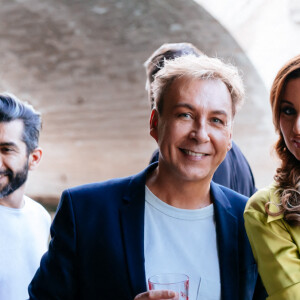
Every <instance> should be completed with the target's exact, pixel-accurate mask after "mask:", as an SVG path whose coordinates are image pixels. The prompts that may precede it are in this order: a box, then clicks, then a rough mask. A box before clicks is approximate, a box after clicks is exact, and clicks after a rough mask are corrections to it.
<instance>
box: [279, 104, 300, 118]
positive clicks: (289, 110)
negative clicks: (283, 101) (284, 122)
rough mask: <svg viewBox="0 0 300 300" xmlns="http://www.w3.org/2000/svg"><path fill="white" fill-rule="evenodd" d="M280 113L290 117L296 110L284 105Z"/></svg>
mask: <svg viewBox="0 0 300 300" xmlns="http://www.w3.org/2000/svg"><path fill="white" fill-rule="evenodd" d="M281 113H283V114H285V115H287V116H290V115H294V114H295V113H296V110H295V109H294V108H293V107H291V106H288V105H286V106H282V107H281Z"/></svg>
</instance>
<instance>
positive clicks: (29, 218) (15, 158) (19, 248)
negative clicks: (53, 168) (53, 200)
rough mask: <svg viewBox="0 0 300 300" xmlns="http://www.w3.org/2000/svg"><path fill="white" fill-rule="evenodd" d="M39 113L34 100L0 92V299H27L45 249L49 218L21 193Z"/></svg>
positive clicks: (35, 159)
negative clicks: (26, 101) (35, 108)
mask: <svg viewBox="0 0 300 300" xmlns="http://www.w3.org/2000/svg"><path fill="white" fill-rule="evenodd" d="M40 129H41V118H40V115H39V113H37V112H36V111H35V110H34V109H33V107H32V106H30V105H28V104H25V103H23V102H21V101H19V100H18V99H17V98H16V97H15V96H13V95H10V94H0V228H1V229H0V299H3V300H4V299H5V300H18V299H20V300H21V299H27V298H28V292H27V287H28V284H29V282H30V280H31V279H32V276H33V275H34V273H35V272H36V269H37V268H38V266H39V262H40V259H41V256H42V254H43V253H44V252H45V251H46V250H47V244H48V237H49V228H50V222H51V218H50V215H49V214H48V213H47V211H46V210H45V209H44V208H43V207H42V206H41V205H40V204H38V203H37V202H35V201H33V200H32V199H30V198H29V197H27V196H25V195H24V190H25V183H26V180H27V175H28V171H29V170H34V169H35V168H36V167H37V166H38V164H39V162H40V160H41V157H42V150H41V148H39V147H38V140H39V132H40Z"/></svg>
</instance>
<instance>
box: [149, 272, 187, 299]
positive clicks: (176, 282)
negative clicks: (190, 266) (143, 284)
mask: <svg viewBox="0 0 300 300" xmlns="http://www.w3.org/2000/svg"><path fill="white" fill-rule="evenodd" d="M148 286H149V290H171V291H174V292H176V293H178V295H179V298H178V299H179V300H188V299H189V277H188V276H187V275H185V274H178V273H166V274H158V275H153V276H151V277H150V278H149V279H148Z"/></svg>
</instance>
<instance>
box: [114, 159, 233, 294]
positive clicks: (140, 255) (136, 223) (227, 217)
mask: <svg viewBox="0 0 300 300" xmlns="http://www.w3.org/2000/svg"><path fill="white" fill-rule="evenodd" d="M156 167H157V163H154V164H151V165H150V166H148V167H147V168H146V169H145V170H144V171H142V172H140V173H139V174H137V175H134V176H133V177H132V179H131V181H130V182H129V184H128V187H127V189H126V192H125V193H124V197H123V199H124V206H123V207H122V208H121V210H120V215H121V226H122V231H123V238H124V247H125V256H126V258H127V264H128V273H129V278H130V282H131V288H132V298H134V297H135V296H136V295H137V294H139V293H142V292H144V291H145V290H147V286H146V278H145V276H146V275H145V266H144V263H145V257H144V214H145V184H146V176H147V173H148V172H151V171H152V170H153V169H155V168H156ZM211 195H212V198H213V203H214V209H215V219H216V228H217V241H218V252H219V262H220V272H221V289H222V299H223V300H229V299H230V300H233V299H238V289H237V288H236V287H237V286H238V277H239V276H238V275H239V274H238V224H237V219H236V217H235V216H234V214H232V212H231V204H230V202H229V200H228V198H227V197H226V195H225V194H224V192H223V191H222V190H221V188H220V187H219V186H218V185H217V184H215V183H214V182H211Z"/></svg>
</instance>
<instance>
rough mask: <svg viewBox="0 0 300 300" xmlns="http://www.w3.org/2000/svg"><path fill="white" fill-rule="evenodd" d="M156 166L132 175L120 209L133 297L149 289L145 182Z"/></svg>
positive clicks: (155, 164) (153, 165)
mask: <svg viewBox="0 0 300 300" xmlns="http://www.w3.org/2000/svg"><path fill="white" fill-rule="evenodd" d="M156 167H157V163H154V164H151V165H150V166H148V167H147V168H146V169H145V170H144V171H142V172H140V173H138V174H137V175H134V176H133V177H132V179H131V181H130V182H129V184H128V186H127V189H126V192H125V193H124V196H123V200H124V205H123V206H122V207H121V210H120V217H121V227H122V232H123V239H124V247H125V256H126V258H127V266H128V274H129V279H130V282H131V289H132V299H133V298H134V297H135V296H136V295H137V294H139V293H142V292H144V291H146V290H147V287H146V278H145V277H146V275H145V257H144V215H145V184H146V177H147V173H148V172H151V171H152V170H153V169H155V168H156Z"/></svg>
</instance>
